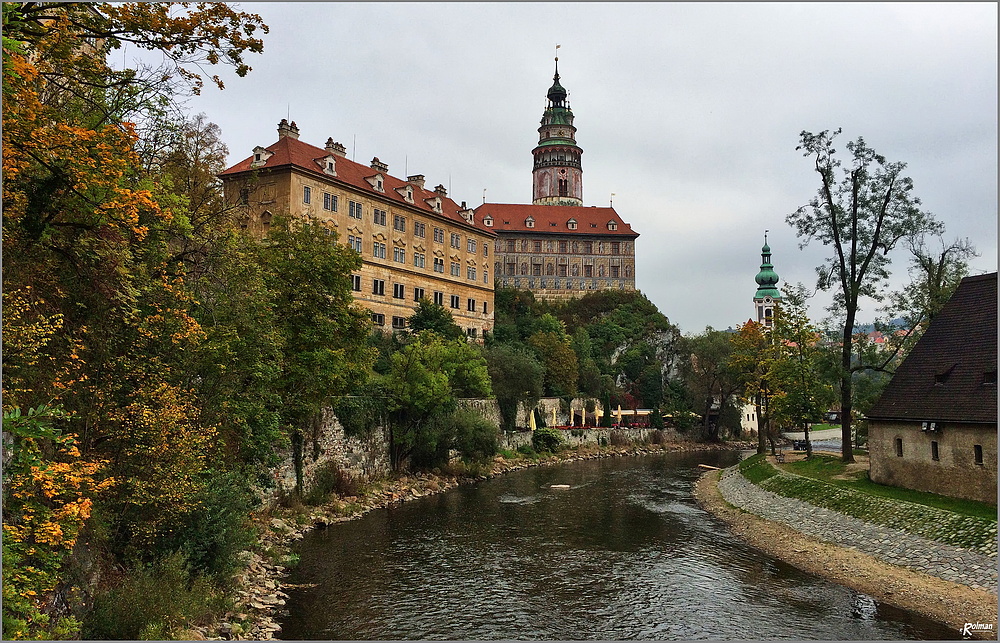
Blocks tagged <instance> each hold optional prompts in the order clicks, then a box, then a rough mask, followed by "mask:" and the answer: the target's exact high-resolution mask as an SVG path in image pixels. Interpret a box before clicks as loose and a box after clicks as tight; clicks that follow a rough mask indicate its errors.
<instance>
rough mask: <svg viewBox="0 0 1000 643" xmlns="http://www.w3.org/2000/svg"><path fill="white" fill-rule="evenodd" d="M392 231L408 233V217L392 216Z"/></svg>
mask: <svg viewBox="0 0 1000 643" xmlns="http://www.w3.org/2000/svg"><path fill="white" fill-rule="evenodd" d="M392 229H393V230H399V231H400V232H406V217H401V216H399V215H398V214H394V215H393V216H392Z"/></svg>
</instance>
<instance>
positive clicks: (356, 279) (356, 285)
mask: <svg viewBox="0 0 1000 643" xmlns="http://www.w3.org/2000/svg"><path fill="white" fill-rule="evenodd" d="M351 290H353V291H354V292H361V275H351Z"/></svg>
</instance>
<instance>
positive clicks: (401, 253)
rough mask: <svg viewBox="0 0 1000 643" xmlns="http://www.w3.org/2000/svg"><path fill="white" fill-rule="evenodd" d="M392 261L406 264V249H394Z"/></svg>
mask: <svg viewBox="0 0 1000 643" xmlns="http://www.w3.org/2000/svg"><path fill="white" fill-rule="evenodd" d="M392 260H393V261H398V262H399V263H406V249H404V248H396V247H393V249H392Z"/></svg>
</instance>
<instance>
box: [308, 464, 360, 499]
mask: <svg viewBox="0 0 1000 643" xmlns="http://www.w3.org/2000/svg"><path fill="white" fill-rule="evenodd" d="M358 491H359V490H358V481H357V480H356V479H355V478H354V476H352V475H351V474H350V473H348V472H346V471H344V470H343V469H341V468H340V466H339V465H338V464H337V463H336V462H324V463H323V464H321V465H320V466H318V467H317V468H316V475H315V476H314V477H313V484H312V487H310V489H309V492H308V493H306V496H305V499H304V500H305V502H306V504H308V505H320V504H323V503H324V502H326V501H327V500H328V499H329V498H330V494H332V493H335V494H337V495H338V496H356V495H358Z"/></svg>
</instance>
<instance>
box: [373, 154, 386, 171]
mask: <svg viewBox="0 0 1000 643" xmlns="http://www.w3.org/2000/svg"><path fill="white" fill-rule="evenodd" d="M372 169H373V170H375V171H376V172H383V173H388V172H389V166H388V165H386V164H385V163H383V162H382V161H380V160H378V157H377V156H376V157H375V158H373V159H372Z"/></svg>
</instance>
